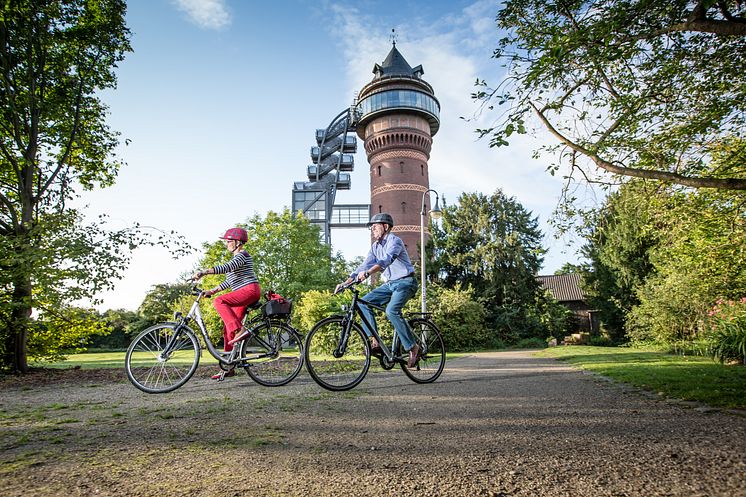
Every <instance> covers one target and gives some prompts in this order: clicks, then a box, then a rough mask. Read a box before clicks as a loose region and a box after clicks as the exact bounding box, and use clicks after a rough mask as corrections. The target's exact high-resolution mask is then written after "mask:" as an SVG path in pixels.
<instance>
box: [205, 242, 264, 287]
mask: <svg viewBox="0 0 746 497" xmlns="http://www.w3.org/2000/svg"><path fill="white" fill-rule="evenodd" d="M212 272H213V273H215V274H225V275H226V276H225V281H223V282H222V283H221V284H220V286H218V288H219V289H220V290H227V289H228V288H230V289H231V290H234V291H235V290H238V289H239V288H243V287H245V286H246V285H250V284H252V283H259V280H258V279H257V277H256V274H255V273H254V261H253V259H252V258H251V256H250V255H249V253H248V252H246V251H245V250H242V251H240V252H239V253H237V254H236V255H234V256H233V258H232V259H231V260H230V261H228V262H226V263H225V264H220V265H219V266H215V267H214V268H212Z"/></svg>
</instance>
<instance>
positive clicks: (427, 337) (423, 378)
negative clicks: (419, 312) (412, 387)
mask: <svg viewBox="0 0 746 497" xmlns="http://www.w3.org/2000/svg"><path fill="white" fill-rule="evenodd" d="M409 327H410V328H411V329H412V333H414V336H415V337H416V339H417V344H418V345H419V346H420V360H419V361H418V362H417V364H416V365H415V366H414V367H412V368H409V367H407V365H406V364H402V365H401V368H402V371H404V374H406V375H407V376H408V377H409V379H410V380H412V381H414V382H415V383H431V382H433V381H435V380H436V379H437V378H438V376H440V373H442V372H443V368H444V367H445V365H446V348H445V345H444V344H443V337H441V336H440V331H438V328H437V327H436V326H435V324H434V323H433V322H432V321H430V320H427V319H420V318H417V319H411V320H409Z"/></svg>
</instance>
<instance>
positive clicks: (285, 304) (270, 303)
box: [262, 290, 293, 316]
mask: <svg viewBox="0 0 746 497" xmlns="http://www.w3.org/2000/svg"><path fill="white" fill-rule="evenodd" d="M265 297H266V298H267V303H266V304H264V307H262V314H263V315H265V316H287V315H289V314H290V313H291V312H292V310H293V301H292V300H288V299H286V298H285V297H283V296H282V295H278V294H276V293H274V292H272V291H271V290H270V291H268V292H267V293H266V294H265Z"/></svg>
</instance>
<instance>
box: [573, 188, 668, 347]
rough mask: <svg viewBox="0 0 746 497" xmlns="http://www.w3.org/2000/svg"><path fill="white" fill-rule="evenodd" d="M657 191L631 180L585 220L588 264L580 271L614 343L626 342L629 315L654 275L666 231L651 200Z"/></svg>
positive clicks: (592, 304)
mask: <svg viewBox="0 0 746 497" xmlns="http://www.w3.org/2000/svg"><path fill="white" fill-rule="evenodd" d="M658 188H659V185H657V184H650V183H645V182H643V181H631V182H628V183H626V184H624V185H622V187H621V188H620V189H619V190H618V191H617V192H615V193H613V194H611V195H609V196H608V197H607V198H606V202H605V204H604V206H603V207H602V208H601V209H599V210H597V211H595V212H592V213H589V215H588V219H587V220H586V223H587V225H588V226H589V229H588V230H587V231H586V237H587V240H588V243H586V244H585V246H584V247H583V249H582V253H583V255H584V256H585V257H586V259H587V260H588V261H589V264H588V267H587V270H584V271H582V272H581V274H582V275H583V278H582V284H583V286H584V289H585V291H586V293H587V294H588V302H589V303H590V305H591V306H592V307H593V308H595V309H598V310H599V317H600V318H601V322H602V323H603V327H604V332H605V334H607V335H608V336H609V338H610V339H611V340H613V341H614V342H623V341H625V325H626V320H627V314H628V313H629V312H630V311H631V310H632V309H633V308H634V306H636V305H637V304H639V302H640V301H639V298H638V295H637V292H638V291H639V289H640V288H642V287H643V285H644V284H645V281H646V280H647V278H648V277H649V276H650V275H652V274H653V273H654V271H655V268H654V266H653V264H652V262H651V260H650V254H651V252H652V251H653V250H654V249H655V248H656V247H657V246H658V245H659V243H660V240H659V238H660V234H661V233H660V230H659V228H660V226H659V225H657V224H656V222H655V221H654V219H655V217H656V213H655V209H654V208H653V207H652V206H651V204H650V202H649V199H650V198H651V197H655V196H656V195H658V194H659V191H658ZM651 211H652V212H651Z"/></svg>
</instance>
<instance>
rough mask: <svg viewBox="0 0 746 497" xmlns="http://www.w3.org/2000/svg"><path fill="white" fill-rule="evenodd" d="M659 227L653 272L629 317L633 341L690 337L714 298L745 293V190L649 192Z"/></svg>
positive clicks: (699, 328) (731, 297) (673, 341)
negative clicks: (653, 194)
mask: <svg viewBox="0 0 746 497" xmlns="http://www.w3.org/2000/svg"><path fill="white" fill-rule="evenodd" d="M649 202H650V203H651V204H652V209H653V210H654V212H655V213H656V216H655V219H654V223H655V226H656V228H657V229H659V230H660V243H658V244H657V246H656V247H655V248H654V249H653V250H652V251H651V253H650V262H651V263H652V265H653V266H654V268H655V272H654V273H653V274H651V275H650V276H649V277H648V278H647V279H646V280H645V284H644V285H643V286H642V287H641V288H640V289H639V290H638V291H637V296H638V298H639V300H640V303H639V304H638V305H636V306H635V307H634V308H633V309H632V310H631V312H630V315H629V317H628V323H627V328H628V334H629V336H630V338H631V339H632V340H634V341H641V342H643V341H652V342H657V343H664V344H677V343H679V342H691V341H692V340H695V339H697V338H698V337H699V336H700V334H701V333H702V332H703V330H704V329H703V327H704V323H705V321H706V319H707V314H708V312H709V311H710V310H711V309H712V308H713V306H714V305H715V303H716V302H717V301H718V300H734V301H738V300H740V299H741V298H743V297H744V296H746V243H744V240H746V215H745V214H744V205H746V196H745V195H744V194H742V193H740V192H734V191H718V190H699V191H695V192H691V191H683V192H679V191H671V190H670V189H668V190H664V191H662V192H661V193H660V194H659V195H656V196H654V197H650V199H649Z"/></svg>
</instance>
